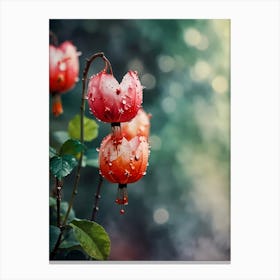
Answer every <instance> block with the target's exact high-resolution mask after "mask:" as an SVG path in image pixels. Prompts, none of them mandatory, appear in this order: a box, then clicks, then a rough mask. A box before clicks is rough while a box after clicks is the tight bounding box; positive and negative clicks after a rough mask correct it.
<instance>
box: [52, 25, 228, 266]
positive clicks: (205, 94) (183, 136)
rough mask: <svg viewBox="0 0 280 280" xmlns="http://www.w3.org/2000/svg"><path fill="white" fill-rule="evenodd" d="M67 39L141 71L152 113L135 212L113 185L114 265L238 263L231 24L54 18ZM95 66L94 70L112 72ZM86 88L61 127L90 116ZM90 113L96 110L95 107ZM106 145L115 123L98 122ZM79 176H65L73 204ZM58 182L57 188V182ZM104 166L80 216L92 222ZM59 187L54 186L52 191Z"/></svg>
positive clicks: (106, 202)
mask: <svg viewBox="0 0 280 280" xmlns="http://www.w3.org/2000/svg"><path fill="white" fill-rule="evenodd" d="M50 30H52V31H53V32H55V34H56V35H57V37H58V40H59V42H60V43H62V42H63V41H65V40H70V41H72V42H73V43H74V44H75V45H76V46H77V48H78V50H79V51H81V52H82V55H81V56H80V68H81V69H80V79H81V76H82V70H83V68H84V66H85V59H86V58H88V57H90V56H91V55H92V54H93V53H95V52H98V51H103V52H104V53H105V55H106V57H107V58H108V59H109V60H110V62H111V65H112V67H113V71H114V75H115V76H116V78H117V80H119V81H121V79H122V77H123V76H124V74H125V73H126V72H127V71H128V70H129V69H132V70H137V71H138V73H139V77H140V80H141V83H142V84H143V85H144V86H145V89H144V102H143V108H144V109H145V111H146V112H148V113H151V114H152V119H151V121H152V123H151V135H150V142H151V146H152V148H151V155H150V160H149V163H150V164H149V167H148V170H147V175H146V176H145V177H143V179H142V180H140V181H139V182H137V183H134V184H131V185H129V186H128V193H129V205H128V206H127V207H126V213H125V215H123V216H121V215H120V214H119V207H117V205H116V204H115V203H114V200H115V197H116V193H117V185H115V184H112V183H109V182H106V181H105V182H104V184H103V187H102V190H101V195H102V197H101V200H100V205H99V206H100V211H99V213H98V216H97V222H98V223H100V224H101V225H102V226H104V228H105V229H106V231H107V232H108V234H109V236H110V238H111V242H112V244H111V255H110V260H148V261H149V260H169V261H177V260H182V261H229V260H230V21H229V20H50ZM103 66H104V65H103V62H102V61H97V60H96V62H94V64H93V66H92V67H91V70H90V73H91V74H93V73H97V72H99V71H100V70H101V69H103ZM81 88H82V87H81V82H78V83H77V85H76V86H75V88H74V89H72V90H71V91H69V92H68V93H66V94H64V95H63V96H62V101H63V107H64V114H63V115H62V116H60V117H58V118H55V117H53V116H52V115H51V114H50V127H49V128H50V144H51V145H52V146H54V147H58V142H56V140H55V138H54V137H53V133H54V132H55V131H61V130H67V125H68V122H69V120H70V119H72V118H73V117H74V115H75V114H78V113H79V112H80V100H81ZM86 116H88V117H91V118H94V116H92V115H90V114H89V110H88V107H86ZM98 125H99V136H98V138H97V139H95V140H93V141H92V142H90V143H87V144H88V147H90V148H95V147H99V145H100V142H101V140H102V138H103V137H105V136H106V135H107V134H108V133H109V132H110V125H109V124H105V123H101V122H98ZM73 178H74V174H71V175H69V176H68V177H66V178H65V184H64V185H65V186H64V193H63V199H64V200H69V197H70V194H71V189H72V184H73V183H72V182H73ZM52 183H53V182H52V181H51V185H52ZM97 183H98V170H97V169H95V168H93V167H85V168H83V169H82V173H81V180H80V185H79V194H78V196H77V197H76V201H75V203H74V209H75V212H76V216H77V217H79V218H86V219H89V218H90V216H91V211H92V207H93V201H94V194H95V191H96V186H97ZM51 187H52V186H51Z"/></svg>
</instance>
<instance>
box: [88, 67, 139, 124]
mask: <svg viewBox="0 0 280 280" xmlns="http://www.w3.org/2000/svg"><path fill="white" fill-rule="evenodd" d="M142 89H143V87H142V85H141V83H140V81H139V79H138V75H137V72H134V71H128V73H127V74H126V75H125V76H124V77H123V79H122V82H121V83H120V84H119V82H118V81H117V80H116V79H115V78H114V76H113V75H112V74H107V73H105V72H104V71H102V72H100V73H98V74H97V75H95V76H92V77H91V78H90V81H89V84H88V93H87V97H88V104H89V108H90V110H91V112H92V113H93V114H94V115H95V117H96V118H97V119H99V120H101V121H103V122H109V123H114V122H115V123H118V122H127V121H130V120H131V119H132V118H134V117H135V116H136V114H137V112H138V110H139V108H140V107H141V104H142V99H143V90H142Z"/></svg>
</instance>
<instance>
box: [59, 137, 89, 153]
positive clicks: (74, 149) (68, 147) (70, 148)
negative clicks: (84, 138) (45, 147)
mask: <svg viewBox="0 0 280 280" xmlns="http://www.w3.org/2000/svg"><path fill="white" fill-rule="evenodd" d="M83 150H85V146H84V145H83V144H82V143H81V142H80V141H79V140H74V139H68V140H67V141H66V142H64V143H63V145H62V146H61V148H60V152H59V153H60V155H73V156H76V155H78V154H79V153H80V152H81V151H83Z"/></svg>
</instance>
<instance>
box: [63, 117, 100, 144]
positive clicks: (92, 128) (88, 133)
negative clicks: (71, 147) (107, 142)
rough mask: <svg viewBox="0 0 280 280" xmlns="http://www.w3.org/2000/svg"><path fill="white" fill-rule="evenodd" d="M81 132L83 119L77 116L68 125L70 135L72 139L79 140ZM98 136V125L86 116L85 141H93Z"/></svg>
mask: <svg viewBox="0 0 280 280" xmlns="http://www.w3.org/2000/svg"><path fill="white" fill-rule="evenodd" d="M80 131H81V117H80V115H76V116H75V117H74V118H73V119H72V120H71V121H70V122H69V124H68V133H69V135H70V137H71V138H73V139H79V140H80V138H81V136H80ZM97 135H98V124H97V123H96V122H95V121H94V120H91V119H89V118H87V117H85V116H84V141H91V140H93V139H95V138H96V137H97Z"/></svg>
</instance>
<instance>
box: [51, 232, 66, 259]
mask: <svg viewBox="0 0 280 280" xmlns="http://www.w3.org/2000/svg"><path fill="white" fill-rule="evenodd" d="M62 234H63V229H62V228H61V229H60V233H59V236H58V238H57V241H56V243H55V246H54V249H53V250H52V252H51V253H50V259H51V260H53V259H54V256H55V254H56V252H57V250H58V248H59V245H60V243H61V238H62Z"/></svg>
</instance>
